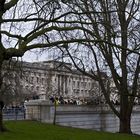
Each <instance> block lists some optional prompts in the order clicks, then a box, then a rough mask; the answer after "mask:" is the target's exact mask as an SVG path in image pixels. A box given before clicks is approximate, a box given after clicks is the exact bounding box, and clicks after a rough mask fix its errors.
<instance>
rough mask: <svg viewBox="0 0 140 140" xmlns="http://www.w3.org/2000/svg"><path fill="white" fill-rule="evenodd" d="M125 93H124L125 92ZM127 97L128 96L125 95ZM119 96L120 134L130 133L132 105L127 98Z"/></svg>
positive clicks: (122, 95)
mask: <svg viewBox="0 0 140 140" xmlns="http://www.w3.org/2000/svg"><path fill="white" fill-rule="evenodd" d="M125 93H126V92H125ZM126 95H128V94H126ZM126 95H125V94H123V93H122V94H121V99H120V117H119V119H120V128H119V129H120V130H119V132H120V133H129V134H130V133H132V131H131V114H132V109H133V105H132V104H131V103H130V98H129V96H126Z"/></svg>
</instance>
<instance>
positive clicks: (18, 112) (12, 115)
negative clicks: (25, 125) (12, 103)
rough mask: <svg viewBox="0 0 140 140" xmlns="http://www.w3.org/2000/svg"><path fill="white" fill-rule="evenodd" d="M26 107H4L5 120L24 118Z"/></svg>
mask: <svg viewBox="0 0 140 140" xmlns="http://www.w3.org/2000/svg"><path fill="white" fill-rule="evenodd" d="M24 119H25V109H24V108H8V109H3V120H24Z"/></svg>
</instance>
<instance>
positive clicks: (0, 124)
mask: <svg viewBox="0 0 140 140" xmlns="http://www.w3.org/2000/svg"><path fill="white" fill-rule="evenodd" d="M0 55H1V54H0ZM2 64H3V60H2V59H0V94H1V88H2V82H3V78H2ZM5 130H6V129H5V127H4V124H3V113H2V107H0V132H2V131H5Z"/></svg>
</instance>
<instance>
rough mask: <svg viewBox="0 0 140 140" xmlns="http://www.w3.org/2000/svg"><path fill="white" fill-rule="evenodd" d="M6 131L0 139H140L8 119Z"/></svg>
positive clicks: (0, 135) (1, 134)
mask: <svg viewBox="0 0 140 140" xmlns="http://www.w3.org/2000/svg"><path fill="white" fill-rule="evenodd" d="M5 125H6V126H7V128H8V129H9V131H8V132H5V133H0V140H140V137H139V136H130V135H123V134H112V133H105V132H96V131H92V130H83V129H75V128H67V127H60V126H53V125H49V124H42V123H39V122H31V121H8V122H5Z"/></svg>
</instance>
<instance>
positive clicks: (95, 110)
mask: <svg viewBox="0 0 140 140" xmlns="http://www.w3.org/2000/svg"><path fill="white" fill-rule="evenodd" d="M26 108H27V110H26V118H27V119H31V120H38V121H42V122H47V123H53V122H54V118H55V122H56V124H59V125H63V126H71V127H76V128H86V129H94V130H102V131H109V132H118V130H119V119H118V118H117V117H116V116H115V115H114V113H113V112H112V111H111V110H110V109H109V108H108V106H90V105H84V106H83V105H80V106H78V105H58V106H57V107H56V116H55V107H54V105H50V104H48V103H47V102H45V101H44V102H43V101H31V102H28V103H26ZM139 109H140V107H139V106H136V107H135V111H134V112H133V114H132V122H131V126H132V131H133V132H134V133H137V134H140V121H139V120H140V110H139ZM54 116H55V117H54Z"/></svg>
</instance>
